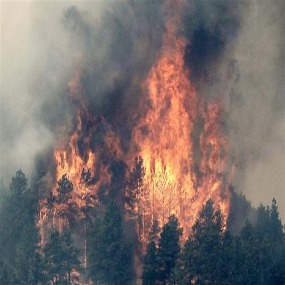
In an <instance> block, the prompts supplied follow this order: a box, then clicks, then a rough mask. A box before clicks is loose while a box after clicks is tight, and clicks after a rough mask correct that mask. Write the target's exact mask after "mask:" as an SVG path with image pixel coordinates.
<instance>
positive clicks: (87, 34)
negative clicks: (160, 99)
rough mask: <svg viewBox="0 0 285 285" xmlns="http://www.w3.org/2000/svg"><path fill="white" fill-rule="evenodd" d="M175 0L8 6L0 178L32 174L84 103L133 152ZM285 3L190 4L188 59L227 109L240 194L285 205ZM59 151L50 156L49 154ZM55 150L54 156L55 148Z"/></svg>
mask: <svg viewBox="0 0 285 285" xmlns="http://www.w3.org/2000/svg"><path fill="white" fill-rule="evenodd" d="M164 2H165V1H162V0H159V1H152V0H147V1H139V0H124V1H107V2H106V1H96V2H92V1H86V2H85V1H69V2H68V1H63V2H61V1H58V2H50V3H48V2H36V1H34V2H3V3H2V4H1V6H2V20H1V24H2V29H1V32H2V42H1V65H2V71H1V105H0V111H1V152H0V158H1V163H0V176H1V177H3V179H4V181H5V182H8V181H9V179H10V177H11V176H12V175H13V174H14V173H15V171H16V170H17V169H18V168H22V169H23V170H24V172H25V173H27V174H28V175H31V174H32V172H33V170H34V158H35V157H36V156H37V154H39V153H44V150H46V149H47V148H49V147H51V146H53V145H55V144H56V143H57V142H58V140H59V139H60V137H61V136H62V131H63V130H62V128H63V127H64V128H65V130H64V131H65V133H66V134H67V135H68V133H70V132H71V131H72V130H73V128H74V123H75V121H74V120H75V114H76V111H77V109H78V104H79V102H78V101H77V99H76V98H71V97H70V92H69V88H71V87H70V85H69V83H70V82H71V80H72V79H74V77H76V72H78V73H79V75H80V78H79V81H80V88H81V89H80V92H78V96H81V97H80V98H81V100H83V102H85V104H86V105H88V108H89V109H90V111H91V112H92V113H94V114H96V115H97V116H102V117H104V118H105V119H106V122H107V124H108V127H109V128H111V129H113V130H115V131H116V133H118V134H119V135H120V139H121V141H122V146H123V149H124V150H126V151H127V149H128V142H129V141H130V135H131V131H132V127H133V126H134V125H135V123H136V121H137V120H139V115H138V112H137V110H138V108H142V109H140V112H139V113H140V114H144V113H145V110H144V109H143V108H147V106H148V105H147V104H145V105H144V107H142V106H141V105H139V99H140V97H141V95H142V94H141V89H140V84H141V82H142V81H143V79H144V78H145V77H146V76H147V74H148V71H149V69H150V67H151V66H152V64H153V62H154V61H155V59H156V57H157V56H158V53H159V51H160V47H161V44H162V36H163V32H164V31H165V29H166V25H165V22H166V19H167V13H166V12H165V11H164V9H163V8H162V7H163V4H164ZM284 12H285V11H284V1H282V0H274V1H257V0H256V1H234V0H232V1H225V0H213V1H206V0H191V1H190V0H189V1H186V6H185V15H184V22H183V31H182V32H183V34H184V36H185V37H186V38H187V41H188V45H187V49H186V56H185V61H186V64H187V65H188V66H189V67H190V74H191V79H192V80H193V81H194V83H195V85H196V87H197V89H198V92H199V94H200V96H205V97H206V98H208V99H209V100H211V99H212V98H220V99H221V100H223V102H224V104H225V132H226V133H227V135H228V136H229V140H230V142H229V145H230V148H231V149H230V150H231V159H232V162H234V163H235V164H236V167H237V170H236V179H235V181H234V182H233V184H234V186H235V188H236V190H238V191H239V192H243V193H244V194H245V195H246V196H247V197H249V199H251V200H252V201H253V202H254V204H255V205H257V204H259V203H260V202H264V203H270V202H271V199H272V197H275V198H276V199H277V202H278V204H279V206H280V211H281V214H282V217H283V219H285V208H284V205H285V201H284V194H283V192H284V190H283V188H284V185H285V183H284V182H285V181H284V177H285V169H284V167H285V166H284V155H285V146H284V142H285V140H284V133H285V120H284V110H285V103H284V98H285V97H284V95H285V94H284V93H285V90H284V89H285V86H284V59H285V55H284V46H285V42H284V41H285V39H284V35H285V31H284V27H285V23H284V17H283V15H284ZM47 153H49V152H47ZM49 154H50V153H49Z"/></svg>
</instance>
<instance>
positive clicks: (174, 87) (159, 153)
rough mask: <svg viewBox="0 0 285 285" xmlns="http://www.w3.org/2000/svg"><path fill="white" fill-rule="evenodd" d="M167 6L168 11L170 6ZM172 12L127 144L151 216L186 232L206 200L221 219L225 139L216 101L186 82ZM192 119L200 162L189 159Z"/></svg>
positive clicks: (224, 205)
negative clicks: (141, 172) (139, 167)
mask: <svg viewBox="0 0 285 285" xmlns="http://www.w3.org/2000/svg"><path fill="white" fill-rule="evenodd" d="M173 2H175V1H173ZM175 4H177V3H175ZM180 4H181V3H180ZM168 5H169V6H170V7H169V8H170V10H171V9H172V11H174V7H171V5H172V6H173V5H174V4H173V3H171V2H168ZM178 7H180V8H181V7H183V6H181V5H180V6H178ZM180 12H181V11H180ZM177 15H179V9H178V11H177V10H176V13H175V15H173V16H172V17H171V18H170V21H169V24H168V27H167V32H166V35H165V37H164V45H163V48H162V52H161V56H160V57H159V59H158V60H157V62H156V63H155V64H154V66H153V67H152V69H151V70H150V73H149V75H148V77H147V79H146V81H145V82H144V83H143V90H144V92H145V95H146V96H148V99H149V105H150V108H149V110H148V112H147V113H146V114H145V116H144V117H143V118H142V119H141V121H140V123H139V125H138V126H137V128H135V130H134V132H133V142H134V144H135V145H138V146H139V149H140V151H139V155H140V156H141V157H142V158H143V161H144V166H145V181H144V183H145V188H146V189H148V192H147V193H148V195H149V200H150V201H151V207H150V208H149V211H150V212H151V217H152V220H154V219H156V220H158V222H159V223H160V225H163V224H164V223H165V222H166V220H167V218H168V217H169V216H170V215H171V214H175V215H176V216H177V217H178V218H179V220H180V223H181V225H182V226H183V228H184V230H185V231H186V234H187V232H188V230H189V228H190V227H191V225H192V224H193V223H194V222H195V220H196V218H197V216H198V212H199V211H200V210H201V208H202V206H203V205H204V204H205V202H206V201H207V200H208V199H210V198H211V199H212V200H213V201H214V203H215V205H216V206H219V207H220V208H221V210H222V213H223V215H224V217H225V220H226V219H227V216H228V213H229V203H230V201H229V198H230V197H229V193H228V191H227V185H226V183H225V181H224V178H223V173H224V171H225V167H226V158H227V157H226V154H227V142H226V139H225V137H224V134H223V132H222V129H221V125H222V121H221V118H222V104H221V103H220V102H210V103H207V102H203V100H202V98H199V96H198V94H197V92H196V90H195V88H194V86H193V84H192V82H191V81H190V74H189V70H187V68H186V67H185V65H184V51H185V45H186V43H185V39H184V38H183V37H182V36H180V37H177V30H178V28H179V25H180V23H179V18H177ZM198 118H200V120H202V121H203V130H201V131H200V136H199V139H198V141H199V144H198V145H199V146H198V148H199V149H198V150H196V152H197V151H198V152H199V153H200V158H199V160H200V161H195V160H194V147H196V148H197V146H194V143H193V135H194V134H193V133H194V128H195V124H197V123H198ZM135 155H138V154H137V153H136V154H135ZM197 165H198V166H199V171H198V172H197V171H195V166H197ZM146 191H147V190H146ZM142 203H144V201H142ZM145 230H146V231H148V230H149V229H143V232H144V231H145ZM145 235H146V233H145V232H144V233H143V234H142V238H144V237H145Z"/></svg>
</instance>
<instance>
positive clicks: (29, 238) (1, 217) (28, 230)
mask: <svg viewBox="0 0 285 285" xmlns="http://www.w3.org/2000/svg"><path fill="white" fill-rule="evenodd" d="M36 198H37V196H36V195H35V193H34V192H32V191H31V190H30V189H29V188H28V182H27V178H26V177H25V174H24V173H23V172H22V171H21V170H19V171H17V172H16V175H15V176H14V177H13V178H12V182H11V184H10V191H9V192H7V193H6V195H5V196H4V197H3V202H2V207H1V211H0V232H1V234H0V252H1V257H0V260H1V263H3V264H4V266H5V268H6V269H7V272H8V273H9V278H10V280H12V281H11V282H12V283H14V284H30V285H33V284H38V282H42V281H43V271H42V268H40V264H36V263H35V262H34V261H35V260H37V259H38V258H39V250H38V243H39V232H38V229H37V227H36V218H37V202H38V201H37V199H36ZM4 273H5V271H4ZM4 273H3V274H4ZM5 274H6V273H5ZM5 274H4V277H5Z"/></svg>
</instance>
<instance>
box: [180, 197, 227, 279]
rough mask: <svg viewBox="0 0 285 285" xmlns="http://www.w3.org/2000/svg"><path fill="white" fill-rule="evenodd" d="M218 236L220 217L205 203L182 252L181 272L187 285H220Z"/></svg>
mask: <svg viewBox="0 0 285 285" xmlns="http://www.w3.org/2000/svg"><path fill="white" fill-rule="evenodd" d="M222 233H223V218H222V214H221V212H220V210H217V211H215V209H214V204H213V202H212V201H211V200H208V201H207V202H206V204H205V206H204V207H203V209H202V210H201V212H200V213H199V217H198V219H197V221H196V222H195V224H194V225H193V227H192V233H191V234H190V236H189V238H188V240H187V241H186V243H185V246H184V249H183V252H182V268H183V270H184V274H185V276H186V280H187V282H188V283H190V284H191V282H194V281H195V282H197V283H196V284H205V283H209V284H222V283H221V281H222V267H223V265H222V264H221V261H222Z"/></svg>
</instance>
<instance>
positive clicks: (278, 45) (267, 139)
mask: <svg viewBox="0 0 285 285" xmlns="http://www.w3.org/2000/svg"><path fill="white" fill-rule="evenodd" d="M284 4H285V3H284V1H249V3H248V7H247V8H248V9H247V12H246V13H245V14H244V15H243V22H242V26H241V30H240V35H239V37H238V41H237V43H236V44H235V46H234V50H233V53H234V57H235V59H236V60H237V68H238V70H239V75H240V77H239V82H237V84H236V86H235V88H234V91H233V92H232V95H231V96H230V97H231V98H230V103H229V105H228V107H229V108H228V110H227V111H228V115H229V126H228V127H229V134H230V145H231V147H232V152H233V154H234V156H235V157H236V159H237V161H238V169H239V173H240V176H239V175H238V176H237V177H236V187H237V189H238V190H239V191H242V192H243V193H244V194H245V195H246V197H248V198H249V199H250V200H252V201H253V202H254V204H255V205H257V204H258V203H260V202H263V203H265V204H270V203H271V200H272V198H273V197H275V198H276V199H277V202H278V204H279V207H280V212H281V215H282V217H283V220H284V218H285V208H284V205H285V196H284V193H285V192H284V187H285V163H284V157H285V114H284V110H285V85H284V78H285V73H284V66H285V57H284V52H285V48H284V47H285V30H284V27H285V25H284V24H285V22H284V16H283V15H284V12H285V9H284V8H285V5H284Z"/></svg>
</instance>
